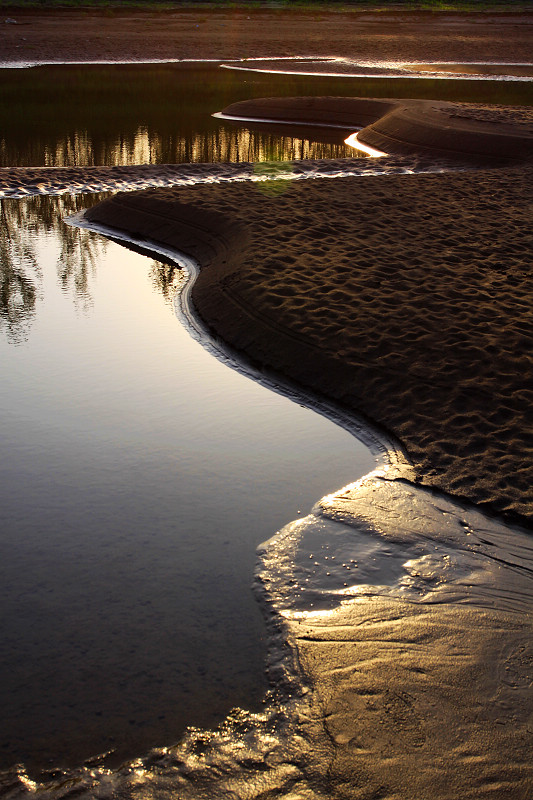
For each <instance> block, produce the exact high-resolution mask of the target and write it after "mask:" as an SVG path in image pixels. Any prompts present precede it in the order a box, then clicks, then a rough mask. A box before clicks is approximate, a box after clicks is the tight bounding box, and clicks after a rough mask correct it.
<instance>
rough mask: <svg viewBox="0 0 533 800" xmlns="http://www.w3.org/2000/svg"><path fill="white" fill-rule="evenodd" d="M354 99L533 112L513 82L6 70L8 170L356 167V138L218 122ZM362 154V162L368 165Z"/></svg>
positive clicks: (193, 70) (162, 68)
mask: <svg viewBox="0 0 533 800" xmlns="http://www.w3.org/2000/svg"><path fill="white" fill-rule="evenodd" d="M296 95H315V96H320V95H347V96H355V97H422V98H431V99H440V100H461V101H466V102H481V103H485V102H486V103H508V104H520V103H524V104H530V103H531V84H527V83H520V82H512V81H508V82H505V83H504V84H503V83H502V82H497V81H475V82H471V81H461V80H438V79H431V78H422V79H412V78H411V79H383V78H380V79H376V78H347V77H341V78H328V77H323V76H319V75H314V76H301V75H275V74H260V73H253V72H243V71H236V70H231V69H222V68H220V67H219V66H217V65H216V64H199V63H198V62H196V63H194V64H190V63H189V64H183V63H182V64H152V65H146V64H142V65H139V64H137V65H134V64H116V65H112V66H105V65H83V66H46V67H34V68H32V69H2V70H0V108H2V109H4V110H7V109H9V113H4V114H3V115H2V125H1V129H0V166H13V165H19V166H43V165H48V166H71V165H79V166H86V165H113V164H120V165H125V164H162V163H191V162H213V161H234V162H235V161H271V160H292V159H299V158H341V157H351V156H353V154H354V151H353V149H352V148H349V147H346V146H345V145H344V144H343V142H344V139H345V137H346V133H345V132H343V131H335V130H332V129H327V128H323V129H321V130H319V131H317V130H313V131H310V130H309V128H302V129H301V132H298V136H299V137H300V138H298V136H295V132H294V130H292V131H291V135H290V136H289V135H286V134H285V133H284V131H283V130H282V129H281V128H280V127H279V126H277V129H276V131H275V132H274V133H273V132H272V130H270V131H268V130H258V129H257V128H256V129H251V128H250V127H246V126H239V127H236V126H233V125H231V124H230V123H228V122H224V123H222V122H221V121H220V120H216V119H213V117H212V116H211V115H212V114H214V113H215V112H217V111H220V110H221V109H223V108H224V107H225V106H227V105H229V104H230V103H233V102H236V101H237V100H246V99H249V98H251V97H270V96H286V97H287V96H296ZM360 157H361V154H360V153H358V158H360Z"/></svg>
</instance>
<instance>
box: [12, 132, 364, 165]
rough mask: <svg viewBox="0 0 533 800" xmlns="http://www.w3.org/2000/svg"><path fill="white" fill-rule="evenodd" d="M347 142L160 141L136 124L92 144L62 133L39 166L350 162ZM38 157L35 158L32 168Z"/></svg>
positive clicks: (203, 136)
mask: <svg viewBox="0 0 533 800" xmlns="http://www.w3.org/2000/svg"><path fill="white" fill-rule="evenodd" d="M0 153H1V154H2V163H4V164H8V163H9V162H10V159H11V162H12V156H11V155H10V153H8V152H7V147H6V146H5V143H4V144H3V145H2V147H1V148H0ZM351 155H352V153H351V150H350V143H346V144H341V143H331V142H329V143H328V142H315V141H312V140H310V139H305V138H298V137H295V136H288V135H287V136H280V135H279V134H278V133H270V132H265V131H251V130H248V129H247V128H233V127H231V128H225V127H223V126H220V127H218V128H216V129H215V130H212V131H208V132H205V133H193V134H192V135H191V136H180V135H176V136H174V135H170V136H167V137H163V136H161V135H159V134H158V133H157V132H154V131H151V130H149V129H148V128H147V127H146V126H142V125H140V126H139V127H138V128H137V129H136V131H135V133H134V134H132V135H128V134H123V135H121V136H119V137H116V138H115V139H114V140H112V141H109V140H107V141H104V140H96V139H94V138H92V137H91V136H90V135H89V133H88V132H87V131H82V130H79V131H76V132H75V133H73V134H71V135H65V136H64V137H63V138H62V139H60V140H58V141H57V142H56V143H55V144H54V145H53V147H50V146H48V147H45V151H44V156H43V158H44V165H45V166H47V167H70V166H95V165H108V166H134V165H136V164H165V163H168V164H191V163H196V164H198V163H214V162H228V161H229V162H232V163H241V162H247V163H250V162H256V163H257V162H262V161H300V160H305V159H330V158H349V157H351ZM38 161H39V156H38V155H37V154H36V155H35V164H37V163H38Z"/></svg>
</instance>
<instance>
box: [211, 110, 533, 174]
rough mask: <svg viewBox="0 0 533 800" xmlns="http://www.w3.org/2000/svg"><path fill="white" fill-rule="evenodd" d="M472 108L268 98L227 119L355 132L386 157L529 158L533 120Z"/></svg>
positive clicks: (488, 160) (477, 161)
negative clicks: (482, 111)
mask: <svg viewBox="0 0 533 800" xmlns="http://www.w3.org/2000/svg"><path fill="white" fill-rule="evenodd" d="M476 108H477V107H476V106H475V105H473V104H467V103H464V104H458V103H446V102H438V101H435V100H397V99H380V100H371V99H366V98H357V97H272V98H259V99H253V100H243V101H241V102H238V103H232V104H231V105H229V106H227V107H226V108H225V109H224V110H223V111H222V112H221V113H222V114H223V115H224V116H225V117H226V118H227V117H231V116H235V117H237V118H240V119H244V120H246V119H249V120H250V121H252V120H257V119H260V118H263V119H266V118H268V120H269V121H275V122H278V123H283V124H288V123H287V120H291V122H292V123H293V124H294V125H297V124H300V123H301V124H304V125H317V126H319V125H320V124H321V123H322V124H323V123H324V122H325V121H326V120H327V123H326V124H327V126H331V125H334V126H335V127H344V128H346V129H350V130H352V131H353V130H357V129H359V132H358V139H359V140H360V141H361V142H362V143H363V144H365V145H368V146H369V147H373V148H375V149H376V150H379V151H381V152H385V153H387V154H388V155H412V154H413V153H417V154H423V155H426V156H430V157H431V158H433V159H436V158H439V157H440V158H442V157H444V158H448V159H453V160H455V161H459V162H465V163H467V164H470V165H476V164H481V165H482V164H484V163H502V164H505V163H510V162H520V161H522V160H527V159H532V158H533V115H532V117H531V119H530V122H529V124H528V125H520V124H517V123H519V120H520V117H519V114H517V112H516V111H515V112H514V113H513V110H512V109H507V110H506V113H505V114H504V112H503V111H502V109H497V108H496V109H494V108H493V109H492V111H491V110H490V109H486V108H485V109H484V111H485V114H484V115H483V116H481V117H480V115H479V113H477V114H476Z"/></svg>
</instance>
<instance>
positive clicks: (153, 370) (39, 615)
mask: <svg viewBox="0 0 533 800" xmlns="http://www.w3.org/2000/svg"><path fill="white" fill-rule="evenodd" d="M95 199H98V198H94V197H92V198H90V199H88V200H87V198H85V199H84V198H82V197H79V198H77V199H75V198H71V197H65V198H51V197H42V198H34V199H31V200H27V201H13V200H12V201H3V205H2V212H3V219H4V225H3V228H2V242H1V254H2V264H3V269H4V286H6V285H7V284H8V283H9V285H10V286H11V287H12V289H13V292H12V296H11V299H10V303H9V304H8V307H7V308H6V306H4V308H3V309H2V317H1V327H2V336H1V338H0V349H1V357H2V363H3V365H4V366H3V375H4V379H3V381H2V386H1V389H0V407H1V416H2V420H3V425H2V429H1V433H0V436H1V449H2V452H3V453H4V454H5V457H4V458H3V459H2V464H1V465H0V486H1V487H2V488H1V504H2V534H1V540H0V552H1V556H0V587H1V588H0V594H1V601H0V606H1V608H2V620H3V622H2V651H1V654H0V704H1V707H2V730H1V734H0V752H1V754H2V755H1V762H0V763H1V764H2V765H3V766H4V767H7V766H9V765H11V764H13V763H15V762H19V761H22V762H24V763H26V764H27V765H28V766H29V767H30V769H32V768H33V769H37V768H42V767H46V766H49V765H51V764H57V763H58V762H60V763H62V764H67V765H68V764H70V765H74V764H76V763H80V762H81V761H82V760H83V759H85V758H87V757H89V756H92V755H94V754H96V753H99V752H102V751H106V750H114V751H115V759H116V760H121V759H123V758H125V757H128V756H129V757H132V756H134V755H137V754H140V753H142V752H145V751H146V750H147V749H148V748H149V747H150V746H153V745H157V744H159V745H161V744H168V743H171V742H173V741H176V740H177V739H178V738H179V736H180V733H181V732H182V731H183V729H184V728H185V726H186V725H189V724H195V725H201V726H209V725H213V724H214V723H215V722H216V721H218V720H220V719H222V718H223V717H224V716H225V715H226V714H227V713H228V711H229V710H230V708H232V707H233V706H239V705H240V706H244V707H247V708H254V707H258V706H259V705H260V702H261V699H262V697H263V694H264V690H265V685H264V678H263V671H264V662H265V646H266V645H265V641H264V630H263V625H262V620H261V617H260V613H259V610H258V606H257V604H256V601H255V599H254V596H253V594H252V592H251V588H250V587H251V582H252V576H253V569H254V564H255V560H256V554H255V550H256V547H257V545H258V544H259V543H260V542H261V541H263V540H264V539H267V538H268V537H269V536H271V535H272V534H273V533H274V532H275V531H276V530H277V529H278V528H280V527H281V526H282V525H284V524H285V523H286V522H287V521H288V520H291V519H293V518H295V517H297V516H299V515H301V514H305V513H307V512H308V510H309V509H310V507H311V506H312V505H313V504H314V502H315V501H316V500H317V499H318V498H319V497H320V496H321V495H323V494H324V493H325V492H328V491H332V490H334V489H337V488H339V486H341V485H343V484H345V483H347V482H349V481H351V480H353V479H354V478H356V477H357V476H358V475H360V474H363V473H364V472H367V471H369V470H370V469H372V468H373V466H374V464H375V461H374V459H373V457H372V456H371V455H370V453H369V451H368V450H367V449H366V448H365V447H364V446H363V445H361V444H360V443H358V442H357V440H355V439H354V438H353V437H351V436H350V435H349V434H348V433H346V432H345V431H343V430H342V429H341V428H339V427H337V426H336V425H334V424H333V423H332V422H329V421H328V420H326V419H325V418H323V417H321V416H319V415H318V414H316V413H314V412H312V411H309V410H308V409H306V408H303V407H301V406H300V405H298V404H296V403H293V402H291V401H290V400H288V399H286V398H285V397H282V396H280V395H278V394H275V393H274V392H271V391H268V390H267V389H265V388H264V387H261V386H259V385H258V384H256V383H254V382H253V381H252V380H250V379H248V378H246V377H244V376H243V375H241V374H239V373H238V372H235V371H234V370H231V369H229V368H228V367H227V366H225V365H224V364H222V363H219V361H217V360H216V359H215V358H214V357H213V356H212V355H210V354H209V353H207V352H206V351H205V350H204V349H203V348H202V347H201V345H200V344H198V342H196V341H194V339H193V338H191V336H190V335H189V333H188V332H187V330H185V328H184V327H183V326H182V325H181V324H180V323H179V322H178V320H177V318H176V314H175V311H174V306H173V299H174V296H175V293H176V292H178V291H179V290H180V287H181V285H182V283H183V277H182V275H181V274H180V272H179V271H178V270H170V268H169V267H168V266H165V265H163V264H160V263H158V262H153V261H150V259H148V258H146V257H143V256H139V255H136V254H134V253H131V252H130V251H128V250H126V249H124V248H123V247H120V246H119V245H117V244H114V243H111V242H109V241H108V240H106V239H104V238H103V237H101V236H98V235H96V234H93V233H90V232H88V231H80V230H78V229H75V228H72V227H69V226H66V225H64V224H63V223H62V221H61V220H62V218H63V217H65V216H68V214H69V213H70V212H72V211H74V210H76V209H78V208H81V207H83V205H84V202H94V201H95ZM17 287H18V289H19V292H18V294H17V292H16V288H17ZM21 287H22V288H21ZM7 455H8V457H7Z"/></svg>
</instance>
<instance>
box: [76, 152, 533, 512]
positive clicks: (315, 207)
mask: <svg viewBox="0 0 533 800" xmlns="http://www.w3.org/2000/svg"><path fill="white" fill-rule="evenodd" d="M530 174H531V167H530V166H528V165H526V164H524V165H523V166H519V167H515V168H512V169H511V168H508V169H505V170H501V169H493V170H477V171H470V172H464V171H463V172H455V173H454V172H451V173H442V174H438V175H403V176H395V175H389V176H383V175H382V176H365V177H364V179H357V178H337V179H336V180H335V181H321V180H320V179H317V180H314V181H306V182H304V183H300V182H290V183H288V184H283V183H279V184H277V185H278V186H280V187H281V188H282V193H281V194H280V195H277V194H275V193H274V194H272V195H269V194H268V187H269V185H268V184H267V185H266V187H265V188H264V190H259V185H258V186H257V187H256V186H254V185H252V184H226V185H224V186H222V185H221V186H213V185H212V186H201V185H197V186H193V187H188V188H181V189H176V190H159V191H150V190H149V191H146V192H144V193H138V194H133V193H130V194H124V195H117V196H115V197H113V198H111V199H110V200H108V201H106V202H104V203H103V204H101V205H98V206H96V207H95V208H93V209H91V210H90V211H89V212H88V218H89V219H91V220H94V221H99V222H102V223H104V224H107V225H109V226H111V227H115V228H119V229H123V230H126V231H128V232H129V233H130V234H132V233H133V234H135V235H140V236H144V237H145V238H149V239H152V240H153V239H156V240H158V241H162V242H164V243H165V244H172V245H173V246H175V247H176V249H179V250H182V251H183V252H186V253H187V254H188V255H191V256H192V257H194V258H195V259H197V260H198V261H199V262H200V263H201V264H202V267H203V269H202V271H201V273H200V276H199V279H198V281H197V283H196V284H195V287H194V290H193V300H194V303H195V306H196V308H197V309H198V311H199V313H200V315H201V317H202V319H203V320H204V322H205V323H206V324H207V326H208V327H209V328H210V329H211V330H212V331H213V332H214V333H215V335H216V336H218V337H220V338H221V339H223V340H224V341H226V342H228V343H230V345H231V346H232V347H234V348H235V349H236V350H237V351H241V352H245V353H246V354H247V355H248V357H250V358H251V359H252V360H253V361H255V362H256V363H257V364H259V365H261V366H262V367H263V368H268V369H272V370H274V371H275V372H276V371H277V372H278V373H281V374H284V375H288V376H290V377H291V378H292V379H293V380H295V381H296V382H297V383H299V384H300V385H302V386H304V387H308V388H309V389H310V390H311V391H313V392H317V393H319V394H322V395H325V396H328V397H331V398H332V399H334V400H335V402H338V403H340V405H341V406H344V407H345V408H346V409H347V410H354V411H358V412H360V413H361V412H362V414H363V416H365V417H367V418H369V419H371V420H374V421H377V422H378V424H380V425H382V426H383V427H385V428H386V429H388V430H389V431H392V433H393V434H394V436H396V438H398V439H399V440H400V441H403V443H404V446H406V448H407V452H408V454H409V457H410V458H411V459H412V461H413V462H414V464H415V466H416V471H417V477H418V479H419V480H420V481H422V482H423V483H426V484H428V485H432V486H435V487H439V486H440V487H441V488H442V489H443V490H445V491H446V492H449V493H451V494H452V495H455V496H457V497H460V498H461V497H462V498H465V499H469V500H471V501H473V502H476V503H480V504H481V505H482V506H483V507H485V508H486V509H492V510H493V511H496V512H497V513H503V514H505V515H506V516H507V517H509V518H515V519H518V520H521V521H522V522H525V521H527V520H529V524H531V518H532V513H533V512H532V506H533V503H532V498H531V491H532V489H531V486H532V484H533V479H531V480H530V478H529V477H528V475H529V474H530V472H531V470H532V469H533V467H532V466H531V459H530V456H529V444H528V443H527V442H525V441H524V440H523V437H524V436H525V437H526V439H527V438H528V431H529V430H530V422H528V420H529V411H528V408H529V407H530V405H529V402H530V401H529V400H528V399H527V398H528V396H529V388H528V385H527V374H528V369H529V367H528V366H527V364H529V359H530V353H531V348H530V347H529V348H528V346H527V341H528V339H527V336H528V334H527V328H526V327H525V326H526V325H527V321H526V317H524V316H523V315H524V313H526V307H525V306H524V303H523V293H524V292H528V291H529V290H528V288H527V286H528V282H529V278H528V277H527V269H526V266H525V263H524V261H523V259H524V257H526V252H527V245H526V242H527V240H528V237H529V236H530V231H529V224H528V222H527V220H526V216H527V213H526V209H527V204H528V198H529V197H530V193H531V190H530V185H531V184H530V182H529V177H528V176H529V175H530ZM271 186H272V187H274V188H275V186H276V182H271ZM444 198H445V202H443V200H444ZM346 209H349V210H350V212H351V213H350V214H348V215H346V214H345V213H343V211H345V210H346ZM325 214H326V215H327V221H326V218H325V217H324V215H325ZM419 215H421V216H423V217H424V226H423V227H422V228H421V229H420V228H419V224H418V218H419ZM446 226H448V230H447V229H446ZM406 231H409V234H408V238H407V239H406V236H405V234H406ZM348 253H350V255H348ZM526 258H527V257H526ZM324 259H327V261H324ZM507 262H508V264H509V266H508V267H507V266H505V264H506V263H507ZM339 265H340V269H341V272H340V273H338V271H337V267H338V266H339ZM391 265H394V266H393V267H391ZM326 266H327V269H325V267H326ZM509 269H510V272H509V271H508V270H509ZM272 270H275V273H273V272H272ZM391 270H392V271H391ZM524 270H525V271H524ZM274 274H275V276H276V280H275V281H274V280H273V277H274ZM488 280H490V281H493V282H494V285H495V286H499V289H498V291H497V292H496V293H495V294H494V293H490V292H487V290H486V285H487V281H488ZM294 281H296V286H297V287H298V288H297V289H296V288H295V284H294ZM339 282H340V283H339ZM335 283H339V286H338V290H336V289H335ZM454 283H457V288H454V285H453V284H454ZM420 286H424V287H425V288H424V290H423V292H424V293H423V294H422V295H420ZM376 287H377V288H378V292H377V294H376ZM391 292H392V294H390V293H391ZM428 292H429V293H428ZM394 297H397V302H393V298H394ZM421 297H423V298H424V302H425V303H428V302H429V307H428V308H427V309H425V308H424V307H420V298H421ZM315 309H316V311H315ZM517 312H519V314H518V317H516V313H517ZM317 314H318V316H317ZM354 326H355V327H354ZM524 337H525V338H524ZM498 348H500V352H499V354H498V355H497V358H496V357H495V355H496V354H497V352H498ZM517 348H518V349H517ZM521 376H523V378H522V377H521ZM402 406H403V408H402ZM511 409H512V410H511Z"/></svg>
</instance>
